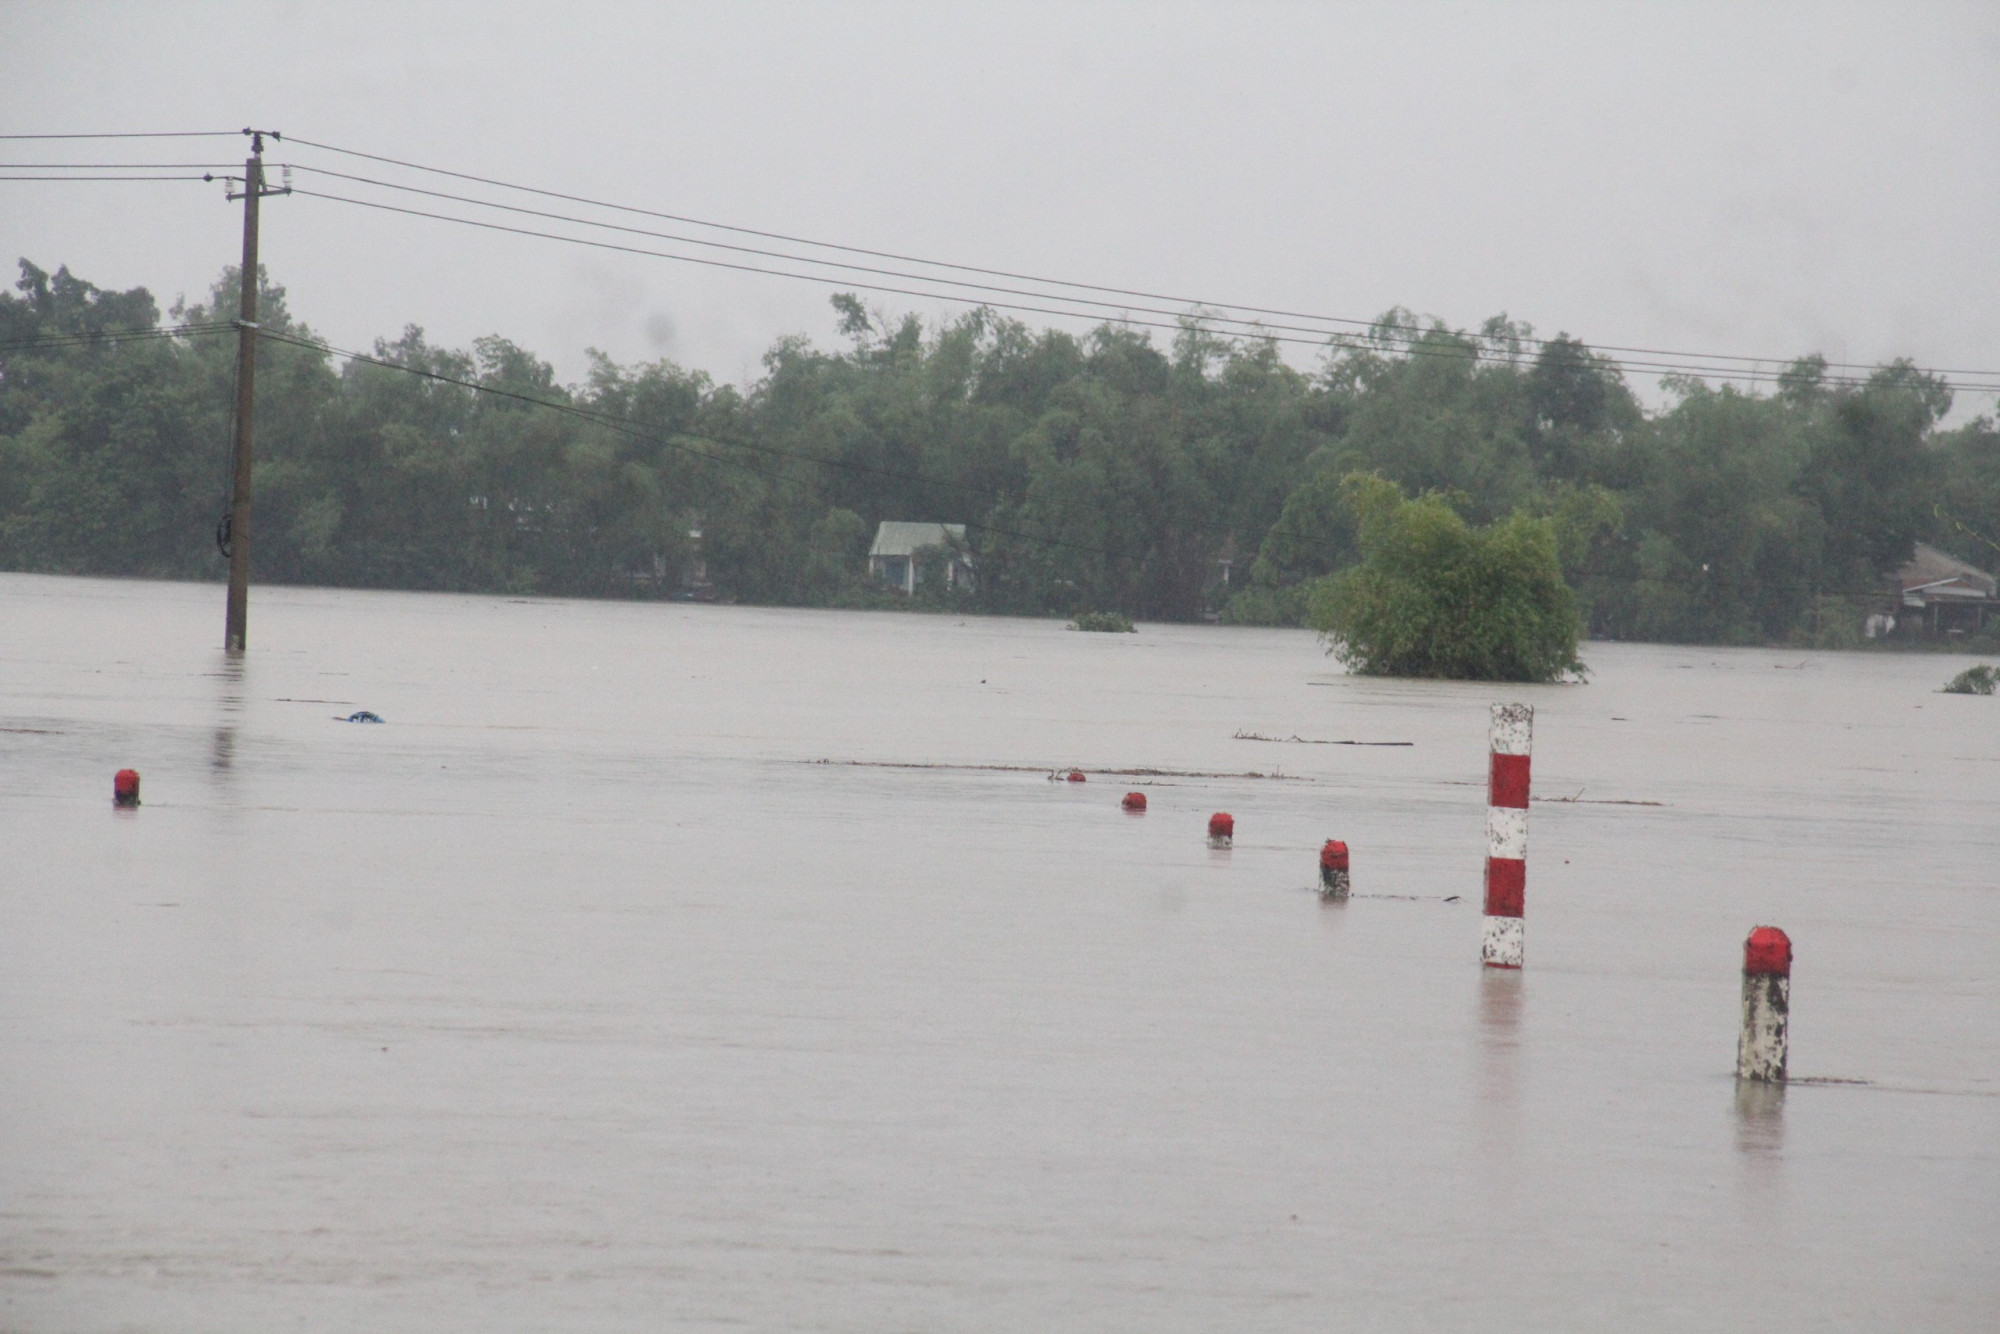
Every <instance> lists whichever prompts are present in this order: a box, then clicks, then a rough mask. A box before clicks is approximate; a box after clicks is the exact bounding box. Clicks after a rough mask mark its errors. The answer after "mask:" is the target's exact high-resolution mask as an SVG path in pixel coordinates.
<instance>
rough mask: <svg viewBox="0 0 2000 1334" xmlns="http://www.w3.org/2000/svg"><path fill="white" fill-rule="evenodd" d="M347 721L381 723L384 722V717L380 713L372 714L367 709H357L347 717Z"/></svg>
mask: <svg viewBox="0 0 2000 1334" xmlns="http://www.w3.org/2000/svg"><path fill="white" fill-rule="evenodd" d="M346 721H347V722H350V723H379V722H381V721H382V715H381V714H379V713H370V712H369V711H368V710H366V709H356V710H355V711H354V712H353V713H350V714H348V715H347V718H346Z"/></svg>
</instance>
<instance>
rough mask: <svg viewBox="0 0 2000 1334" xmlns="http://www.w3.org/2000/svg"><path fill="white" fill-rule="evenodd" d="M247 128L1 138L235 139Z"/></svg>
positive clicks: (22, 135)
mask: <svg viewBox="0 0 2000 1334" xmlns="http://www.w3.org/2000/svg"><path fill="white" fill-rule="evenodd" d="M246 133H248V131H245V130H140V131H136V132H134V133H131V134H0V139H32V140H43V141H49V140H56V139H235V138H239V137H241V136H242V135H244V134H246Z"/></svg>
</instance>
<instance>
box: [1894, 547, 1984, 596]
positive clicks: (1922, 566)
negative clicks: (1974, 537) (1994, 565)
mask: <svg viewBox="0 0 2000 1334" xmlns="http://www.w3.org/2000/svg"><path fill="white" fill-rule="evenodd" d="M1896 582H1897V583H1899V584H1901V585H1902V587H1903V591H1904V592H1906V593H1916V592H1928V591H1930V590H1931V589H1932V588H1933V587H1936V588H1937V589H1938V591H1940V592H1942V591H1944V590H1943V588H1942V586H1943V585H1946V584H1951V583H1954V582H1955V583H1957V584H1958V586H1959V588H1960V589H1962V590H1969V593H1968V592H1956V596H1959V597H1965V596H1974V597H1977V596H1979V595H1980V594H1984V595H1985V596H1987V597H1992V596H1993V593H1994V578H1993V576H1992V575H1990V574H1988V573H1986V571H1984V570H1982V569H1980V568H1978V567H1977V566H1974V565H1967V564H1966V563H1965V562H1964V561H1962V560H1959V559H1958V558H1957V557H1955V556H1947V555H1946V554H1945V553H1944V552H1942V551H1939V550H1938V549H1937V548H1936V547H1934V546H1932V545H1931V544H1930V543H1928V542H1919V543H1917V549H1916V552H1915V553H1914V554H1913V555H1912V556H1911V557H1910V563H1909V564H1907V565H1905V566H1904V567H1903V568H1902V569H1900V570H1898V571H1897V572H1896Z"/></svg>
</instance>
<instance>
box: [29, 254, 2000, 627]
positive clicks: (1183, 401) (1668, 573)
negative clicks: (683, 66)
mask: <svg viewBox="0 0 2000 1334" xmlns="http://www.w3.org/2000/svg"><path fill="white" fill-rule="evenodd" d="M21 268H22V278H21V281H20V283H19V285H18V292H17V294H15V295H0V568H7V569H15V570H43V571H62V572H77V573H104V574H138V575H153V576H163V577H176V578H219V577H220V576H221V574H222V568H223V566H222V561H221V558H220V557H219V556H218V555H217V554H216V551H215V548H214V545H213V540H212V534H213V531H214V528H215V523H216V520H217V519H218V518H219V517H220V514H221V512H222V509H223V506H224V503H225V498H226V483H227V461H228V439H229V428H230V422H229V413H230V405H231V402H232V393H231V377H232V375H233V371H234V339H233V337H232V336H230V335H228V334H227V333H226V332H225V333H222V334H220V335H217V334H205V335H188V336H175V337H162V338H155V339H147V340H140V341H128V342H111V341H105V340H103V339H100V338H96V337H94V335H99V334H103V333H106V332H110V331H117V330H130V329H144V328H153V327H156V326H157V324H158V322H159V319H160V314H159V311H158V309H157V306H156V303H155V302H154V300H153V298H152V297H151V296H150V295H148V294H147V293H146V292H145V291H144V290H143V289H135V290H133V291H130V292H123V293H118V292H106V291H100V290H98V289H97V288H95V287H93V286H91V285H90V284H89V283H86V282H83V281H80V280H78V279H76V278H74V277H73V276H71V275H70V274H69V273H68V272H67V271H59V272H57V273H56V274H54V275H53V276H51V275H49V274H48V273H46V272H44V271H42V270H40V269H37V268H35V267H34V266H32V265H30V264H28V263H26V262H25V261H24V262H23V263H22V266H21ZM236 282H237V277H236V275H235V274H234V273H233V272H232V273H226V274H225V275H224V277H223V280H222V281H221V282H220V283H219V284H218V285H217V287H216V289H215V291H214V292H213V293H212V294H211V296H210V298H209V300H208V301H207V302H205V303H201V304H197V305H194V306H190V307H185V308H182V307H177V308H176V309H175V310H173V311H172V312H169V314H170V316H171V317H172V318H173V319H175V320H178V321H196V322H198V321H201V320H207V319H212V318H217V317H219V316H220V317H226V315H227V314H228V313H229V312H232V311H233V310H234V308H235V302H236V296H235V291H236ZM262 300H263V323H264V326H265V328H266V329H268V330H270V331H271V332H272V333H273V334H274V335H276V337H274V338H271V339H266V340H265V341H263V343H262V344H261V350H260V353H259V372H258V383H257V388H258V410H257V411H258V417H257V424H258V449H259V461H258V465H257V474H256V476H257V510H256V515H255V526H254V535H255V543H254V552H255V563H256V570H255V573H256V577H257V578H259V579H261V580H269V581H279V582H295V583H319V584H338V585H365V586H380V587H399V588H429V589H468V590H472V589H486V590H507V591H519V592H526V591H535V592H544V593H564V594H578V595H587V596H619V597H662V596H669V595H673V594H675V593H677V592H679V591H681V590H683V589H684V588H686V587H687V586H688V585H689V584H690V582H698V581H694V580H693V576H692V574H691V572H692V571H693V570H694V569H695V567H696V564H697V556H698V557H699V563H700V565H701V566H702V567H704V568H705V571H706V578H707V580H708V581H709V582H711V583H712V585H713V587H714V589H715V591H716V593H717V594H718V595H721V596H725V597H733V598H738V599H742V600H745V601H757V602H771V603H794V604H819V605H843V604H844V605H863V604H872V603H880V602H893V601H895V599H896V596H897V595H891V594H888V593H885V592H882V591H880V590H878V589H874V588H871V587H870V585H869V584H868V582H867V574H866V552H867V548H868V544H869V541H870V538H871V536H872V534H873V532H874V529H875V525H876V524H877V522H878V521H880V520H884V519H907V520H926V521H938V522H962V523H965V524H967V525H968V527H969V533H968V538H969V544H970V546H971V547H972V558H973V561H974V563H975V565H976V569H977V580H976V587H975V588H974V589H973V590H972V591H970V592H965V591H963V590H959V591H956V592H953V593H950V594H940V595H939V596H940V597H946V596H948V597H951V598H954V599H957V601H958V603H959V604H962V605H965V606H966V607H967V608H968V609H974V610H984V611H992V612H1016V613H1030V614H1051V613H1057V614H1071V613H1075V612H1078V611H1081V610H1098V609H1104V610H1117V611H1120V612H1123V613H1125V614H1127V615H1136V616H1140V617H1145V618H1156V619H1168V620H1185V619H1193V618H1196V617H1199V616H1201V615H1203V614H1204V613H1205V612H1207V611H1210V610H1218V611H1220V612H1221V613H1222V615H1223V617H1224V618H1225V619H1228V620H1237V621H1273V622H1285V623H1293V624H1296V623H1300V622H1301V621H1302V620H1303V618H1304V616H1305V614H1306V609H1307V604H1308V601H1309V600H1310V598H1311V596H1312V589H1313V587H1314V586H1315V581H1317V580H1319V579H1321V578H1323V577H1324V576H1327V575H1330V574H1333V573H1334V572H1336V571H1340V570H1343V569H1346V568H1348V567H1350V566H1352V565H1354V564H1355V563H1356V562H1357V561H1359V560H1360V558H1361V556H1362V554H1363V548H1364V545H1365V543H1364V541H1363V533H1362V527H1363V525H1362V524H1361V522H1360V520H1359V519H1358V517H1357V515H1356V513H1355V511H1354V510H1353V508H1352V506H1351V505H1349V504H1348V503H1346V502H1345V501H1344V500H1343V497H1342V489H1341V479H1342V478H1344V477H1346V476H1347V475H1348V474H1350V473H1354V472H1372V473H1376V474H1379V475H1380V476H1381V477H1382V478H1384V479H1386V480H1387V481H1389V482H1393V483H1395V484H1396V485H1397V486H1399V487H1401V488H1402V489H1403V491H1404V492H1405V493H1406V494H1407V495H1409V496H1416V497H1423V496H1425V495H1427V494H1428V495H1430V496H1432V497H1433V498H1432V499H1429V500H1422V499H1419V500H1411V501H1408V502H1407V503H1409V504H1413V505H1418V506H1419V507H1420V511H1421V513H1422V514H1423V515H1424V516H1426V517H1427V520H1428V521H1433V522H1436V523H1438V524H1443V522H1444V516H1445V515H1446V513H1447V512H1448V513H1450V514H1453V515H1456V516H1457V517H1458V518H1460V519H1462V520H1464V522H1465V523H1466V524H1467V525H1468V527H1467V528H1466V529H1465V532H1466V534H1468V535H1470V534H1474V533H1483V532H1485V531H1487V530H1485V529H1483V528H1482V527H1481V526H1482V525H1493V524H1496V523H1497V524H1499V525H1500V527H1499V528H1498V529H1497V530H1492V531H1495V532H1498V533H1500V534H1508V533H1513V534H1516V535H1517V536H1519V537H1520V538H1521V540H1523V541H1525V540H1526V535H1527V533H1528V532H1529V530H1530V528H1531V527H1532V524H1530V522H1529V521H1530V519H1532V518H1534V517H1545V518H1548V519H1550V520H1552V521H1553V524H1552V526H1551V528H1550V529H1548V530H1547V531H1553V533H1554V534H1555V541H1556V544H1557V554H1558V559H1559V560H1560V563H1561V568H1562V572H1563V575H1564V578H1565V579H1566V580H1567V582H1568V584H1569V586H1570V587H1571V588H1572V589H1573V590H1575V592H1576V594H1577V596H1578V599H1579V605H1580V607H1581V609H1582V614H1583V615H1584V617H1585V618H1586V623H1587V625H1588V626H1589V628H1590V630H1591V631H1592V632H1593V633H1596V634H1600V635H1611V636H1618V637H1644V638H1652V639H1678V640H1701V641H1711V642H1763V641H1780V640H1794V641H1805V642H1828V643H1834V642H1841V641H1842V640H1843V639H1844V638H1848V637H1851V636H1853V635H1854V634H1855V633H1856V632H1857V629H1858V616H1856V615H1855V614H1854V613H1855V605H1854V601H1853V600H1854V599H1855V598H1856V597H1857V596H1860V595H1862V594H1865V593H1868V592H1870V591H1872V590H1873V589H1875V588H1876V587H1877V586H1878V581H1879V576H1880V573H1881V572H1882V571H1883V570H1885V569H1888V568H1893V567H1894V566H1895V565H1896V564H1897V563H1898V562H1899V561H1900V560H1902V559H1903V558H1904V557H1905V556H1906V555H1907V553H1908V552H1909V550H1910V547H1911V544H1912V543H1913V542H1914V541H1916V540H1918V539H1925V540H1930V541H1934V542H1936V543H1937V544H1938V545H1940V546H1943V547H1945V548H1947V549H1949V550H1952V551H1954V552H1956V553H1957V554H1959V555H1961V556H1964V557H1966V558H1967V559H1970V560H1972V561H1974V562H1975V563H1984V564H1986V565H1988V566H1990V565H1991V564H1992V562H1993V559H1994V557H1995V555H1996V554H2000V553H1996V552H1995V551H1994V550H1992V549H1990V548H1989V547H1987V546H1986V545H1984V543H1985V542H1986V539H1987V538H1989V537H1992V536H1994V535H1996V534H2000V433H1996V430H1995V427H1994V423H1993V422H1992V421H1991V420H1988V419H1981V420H1979V421H1976V422H1973V423H1971V424H1970V425H1966V426H1963V427H1960V428H1958V429H1956V430H1952V431H1944V430H1941V429H1940V428H1939V425H1938V423H1939V422H1940V420H1941V418H1942V415H1943V413H1944V412H1945V410H1946V408H1947V407H1948V405H1949V402H1950V396H1949V393H1948V391H1947V389H1946V387H1945V386H1944V385H1943V384H1942V383H1940V382H1938V381H1936V380H1934V379H1931V378H1928V377H1926V376H1923V375H1921V374H1918V373H1916V372H1914V371H1913V370H1912V369H1911V368H1909V367H1908V366H1905V365H1902V364H1896V365H1891V366H1888V367H1884V368H1882V369H1881V370H1879V371H1878V372H1876V373H1875V374H1874V375H1873V376H1872V377H1870V378H1869V379H1868V380H1867V382H1866V383H1865V384H1863V385H1859V386H1855V385H1848V384H1840V383H1836V382H1834V381H1833V380H1831V379H1830V378H1829V377H1828V376H1827V375H1826V374H1825V368H1824V366H1823V364H1822V363H1818V362H1816V361H1814V360H1812V359H1807V360H1804V361H1801V362H1799V363H1797V364H1796V365H1795V366H1794V367H1793V369H1792V371H1791V372H1789V373H1788V374H1787V376H1786V379H1785V382H1784V384H1783V385H1782V386H1781V387H1780V389H1779V390H1778V391H1777V392H1774V393H1772V394H1770V395H1768V396H1766V395H1755V394H1746V393H1743V392H1739V391H1737V390H1735V389H1728V388H1724V389H1715V388H1710V387H1707V386H1705V385H1702V384H1700V383H1696V382H1684V383H1681V384H1679V385H1677V386H1676V389H1675V397H1674V399H1673V401H1672V402H1671V404H1670V406H1669V407H1668V408H1666V409H1665V410H1663V411H1661V412H1658V413H1656V414H1648V413H1646V412H1644V411H1642V410H1641V408H1640V406H1639V404H1638V403H1637V401H1636V400H1635V398H1634V397H1633V395H1632V394H1631V392H1630V391H1629V389H1628V388H1627V386H1626V385H1625V384H1624V382H1623V381H1622V380H1621V378H1620V376H1619V374H1618V371H1617V369H1616V368H1615V367H1614V366H1613V365H1611V364H1610V363H1609V362H1607V361H1606V360H1604V359H1603V358H1601V357H1599V356H1598V355H1596V354H1594V353H1593V352H1592V351H1591V350H1590V349H1589V348H1587V347H1585V346H1584V345H1583V344H1581V343H1579V342H1576V341H1575V340H1573V339H1568V338H1558V339H1555V340H1551V341H1547V342H1535V341H1532V340H1531V339H1530V337H1529V330H1528V329H1527V328H1526V327H1525V326H1521V325H1517V324H1513V323H1510V322H1508V321H1506V320H1504V319H1495V320H1493V321H1489V322H1488V324H1487V325H1486V326H1485V327H1484V328H1483V329H1481V330H1480V331H1479V332H1477V333H1468V332H1461V331H1454V330H1450V329H1446V328H1444V327H1442V326H1439V325H1436V324H1434V323H1433V324H1428V325H1427V324H1422V323H1420V322H1418V321H1416V320H1415V319H1414V318H1412V317H1411V316H1409V315H1408V314H1407V313H1404V312H1400V311H1398V312H1391V313H1390V314H1389V315H1387V316H1385V317H1383V319H1382V320H1381V321H1380V322H1379V323H1378V325H1377V326H1376V328H1375V330H1374V332H1373V335H1372V336H1371V337H1369V338H1366V339H1363V340H1359V341H1357V342H1353V343H1351V344H1347V345H1342V346H1338V347H1331V348H1329V349H1328V351H1327V353H1326V355H1325V357H1324V358H1323V360H1322V362H1321V364H1320V365H1319V367H1318V368H1317V369H1316V370H1315V371H1313V372H1312V373H1306V372H1303V371H1301V370H1299V369H1297V368H1295V367H1294V366H1291V365H1289V364H1288V363H1287V362H1286V361H1285V360H1284V359H1283V358H1282V357H1280V355H1279V353H1278V350H1277V348H1276V347H1275V346H1274V345H1272V344H1270V343H1267V342H1262V341H1256V340H1246V341H1232V340H1227V339H1222V338H1218V337H1215V336H1212V335H1210V334H1208V333H1206V332H1204V331H1203V330H1202V329H1200V328H1199V327H1197V326H1196V325H1195V324H1193V323H1190V324H1189V325H1188V326H1187V327H1186V328H1184V329H1183V331H1182V332H1181V333H1180V334H1179V335H1178V336H1177V337H1176V338H1174V339H1173V340H1172V342H1171V345H1169V346H1162V345H1160V344H1159V343H1157V342H1156V341H1155V340H1153V339H1152V338H1150V337H1148V336H1147V335H1146V334H1145V333H1143V332H1140V331H1136V330H1134V329H1132V328H1129V327H1124V326H1119V325H1110V324H1107V325H1105V326H1102V327H1100V328H1098V329H1096V330H1095V331H1093V332H1092V333H1090V334H1088V335H1085V336H1081V337H1079V336H1073V335H1071V334H1067V333H1063V332H1058V331H1050V330H1041V331H1038V330H1034V329H1030V328H1028V327H1026V326H1024V325H1022V324H1020V323H1018V322H1015V321H1011V320H1006V319H1002V318H999V317H997V316H995V315H994V314H993V313H992V312H990V311H975V312H972V313H970V314H968V315H965V316H963V317H962V318H959V319H957V320H955V321H953V322H951V323H949V324H947V325H944V326H942V327H936V328H927V327H926V326H924V325H923V324H922V323H921V322H920V321H919V320H917V319H916V318H915V317H906V318H901V319H890V318H886V317H884V316H882V315H879V314H877V313H874V312H871V311H869V310H868V309H866V308H864V307H863V306H862V305H861V304H860V303H859V302H858V301H856V300H855V299H854V298H852V297H841V298H837V299H836V306H837V308H838V310H839V313H840V316H841V321H842V330H843V335H842V336H843V338H844V339H845V343H844V345H843V346H841V347H840V348H838V349H835V350H827V349H822V348H818V347H815V346H813V345H812V344H811V343H809V342H808V341H806V340H804V339H802V338H786V339H782V340H780V341H779V342H778V343H777V344H776V345H775V346H773V347H772V349H771V350H770V352H769V353H768V354H767V355H766V357H765V359H764V370H763V373H762V375H761V377H760V378H759V379H757V380H756V381H755V382H754V383H752V384H749V385H747V386H743V387H740V388H739V387H734V386H728V385H716V384H714V383H712V382H711V381H710V380H709V379H708V377H707V376H706V375H704V374H702V373H700V372H698V371H690V370H685V369H683V368H681V367H678V366H675V365H673V364H671V363H667V362H657V363H653V364H647V365H639V366H620V365H616V364H613V363H612V362H611V361H609V360H608V359H606V358H604V357H601V356H597V357H595V358H594V359H593V362H592V366H591V370H590V373H589V375H588V376H587V377H586V378H585V380H584V381H583V382H582V383H579V384H574V385H565V384H560V383H558V382H557V380H556V378H555V376H554V374H553V372H552V371H551V369H550V367H549V366H548V365H547V364H546V363H544V362H542V361H540V360H539V359H537V358H536V357H534V356H533V355H531V354H530V353H529V352H527V351H526V350H524V349H522V348H520V347H518V346H516V345H514V344H513V343H510V342H508V341H507V340H506V339H504V338H500V337H497V336H496V337H490V338H483V339H480V340H478V341H477V342H475V343H474V344H473V346H472V347H471V348H470V349H469V350H453V349H446V348H440V347H436V346H434V345H432V344H431V343H430V342H428V341H427V340H426V339H425V337H424V335H423V332H422V331H421V330H420V329H417V328H414V327H412V328H409V329H406V330H405V331H404V332H403V334H402V335H401V336H400V337H399V338H396V339H394V340H392V341H383V342H380V343H378V344H377V346H376V349H375V353H376V356H377V357H379V358H380V360H381V361H383V362H387V363H389V365H386V366H384V365H371V364H368V363H366V362H359V361H338V360H335V359H333V358H329V357H327V356H325V355H323V354H321V353H320V352H318V351H316V350H314V349H311V348H308V347H301V346H297V345H295V344H292V343H288V342H282V341H278V338H283V337H297V336H302V335H304V332H305V331H304V329H303V328H302V326H300V325H298V324H296V323H295V322H294V320H293V318H292V316H291V314H290V312H289V311H288V310H287V308H286V304H285V298H284V293H283V291H282V290H281V289H278V288H275V287H271V286H269V285H268V284H267V285H266V288H265V291H264V293H263V298H262ZM59 335H75V336H76V337H75V338H74V339H72V340H71V341H69V342H66V343H58V342H53V341H51V339H53V338H54V337H56V336H59ZM410 371H422V372H428V373H430V375H431V376H432V377H434V378H424V377H422V376H419V375H413V374H410V373H409V372H410ZM485 390H493V391H500V392H497V393H489V392H482V391H485ZM529 400H535V401H529ZM538 403H552V404H556V405H558V408H557V409H551V408H549V407H546V406H538ZM1517 513H1519V514H1521V515H1522V516H1524V517H1523V518H1522V519H1519V520H1516V519H1513V518H1511V517H1510V516H1513V515H1515V514H1517ZM1509 525H1514V526H1513V527H1510V526H1509ZM696 530H699V532H700V538H699V539H698V542H699V546H698V551H697V547H696V539H694V538H693V537H692V536H691V534H693V533H694V532H695V531H696ZM1534 531H1535V532H1543V531H1544V530H1543V529H1541V528H1534ZM1467 540H1468V541H1469V540H1471V538H1470V537H1469V536H1468V538H1467ZM1480 540H1481V541H1486V540H1488V539H1487V538H1485V537H1483V536H1482V537H1481V538H1480ZM1493 540H1500V539H1498V538H1495V539H1493ZM1508 540H1512V539H1508ZM1535 540H1536V541H1541V540H1542V539H1541V538H1536V539H1535Z"/></svg>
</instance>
